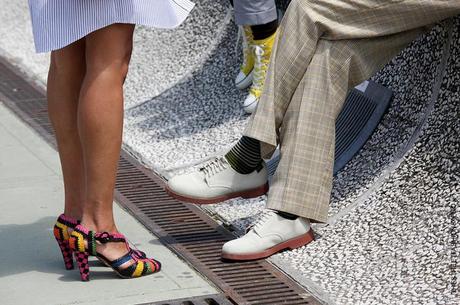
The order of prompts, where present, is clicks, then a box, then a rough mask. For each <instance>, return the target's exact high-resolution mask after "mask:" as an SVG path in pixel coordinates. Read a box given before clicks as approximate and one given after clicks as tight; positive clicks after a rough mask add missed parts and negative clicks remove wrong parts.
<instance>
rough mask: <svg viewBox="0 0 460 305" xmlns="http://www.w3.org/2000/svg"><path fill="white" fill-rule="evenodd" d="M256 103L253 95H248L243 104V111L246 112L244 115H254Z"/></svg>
mask: <svg viewBox="0 0 460 305" xmlns="http://www.w3.org/2000/svg"><path fill="white" fill-rule="evenodd" d="M258 103H259V99H258V98H257V97H256V96H255V95H253V94H251V93H249V94H248V96H247V97H246V99H245V100H244V102H243V109H244V111H246V113H254V111H256V108H257V104H258Z"/></svg>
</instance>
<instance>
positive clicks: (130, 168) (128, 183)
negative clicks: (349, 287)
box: [0, 58, 320, 305]
mask: <svg viewBox="0 0 460 305" xmlns="http://www.w3.org/2000/svg"><path fill="white" fill-rule="evenodd" d="M14 71H15V69H14V68H13V67H11V66H10V65H9V64H8V63H7V62H6V61H4V60H3V59H1V58H0V98H1V100H2V102H4V104H5V105H6V106H7V107H8V108H9V109H11V110H12V111H13V112H14V113H16V115H17V116H19V117H20V118H21V119H22V120H23V121H24V122H25V123H27V124H28V125H29V126H31V127H32V128H33V129H34V130H35V131H36V132H37V133H38V134H39V135H40V136H42V137H43V138H44V139H45V140H46V141H47V142H48V143H49V144H50V145H52V146H53V147H56V141H55V139H54V132H53V129H52V126H51V123H50V121H49V119H48V114H47V104H46V98H45V94H44V93H43V91H42V90H41V89H40V88H38V87H37V86H35V85H33V83H32V82H31V81H29V80H28V78H27V77H26V76H23V75H20V74H19V73H16V72H14ZM164 183H165V182H164V181H163V180H162V178H161V177H159V176H157V175H156V174H155V173H153V172H152V171H150V170H148V169H147V168H145V167H143V166H142V165H141V164H140V163H139V162H138V161H137V160H136V159H135V158H133V157H132V156H131V155H130V154H129V153H128V152H126V151H125V150H122V153H121V157H120V161H119V170H118V173H117V182H116V189H115V197H116V201H117V202H118V204H120V205H121V206H122V207H124V208H125V209H126V210H127V211H129V212H130V213H131V214H132V215H133V216H134V217H135V218H136V219H138V220H139V221H140V222H141V223H142V224H143V225H144V226H145V227H146V228H147V229H149V230H150V231H151V232H152V233H153V234H154V235H156V236H158V238H159V239H160V241H161V242H162V243H163V244H165V245H166V246H167V247H168V248H169V249H171V250H172V251H173V252H174V253H175V254H177V255H178V256H180V257H182V258H183V259H184V260H185V261H187V262H188V263H189V264H190V265H191V266H192V267H193V268H195V269H196V270H197V271H198V272H200V273H201V274H202V275H204V276H205V277H206V278H207V279H208V280H209V281H211V282H212V283H214V284H215V285H216V286H217V287H218V288H219V289H221V290H222V291H223V293H224V295H225V297H223V296H222V297H219V298H218V297H214V299H213V298H207V299H204V300H198V299H197V300H195V299H189V300H183V303H182V304H184V305H186V304H187V305H188V304H200V305H201V304H209V305H214V304H225V305H227V304H241V305H249V304H254V305H255V304H260V305H262V304H267V305H269V304H274V305H277V304H286V305H300V304H311V305H314V304H320V303H319V301H317V300H316V299H315V298H314V297H313V296H312V295H310V294H309V293H308V292H307V291H306V290H305V289H304V288H302V287H301V286H300V285H299V284H297V283H296V282H294V281H293V280H292V279H291V278H289V277H288V276H287V275H286V274H284V273H283V272H282V271H280V270H278V269H277V268H276V267H274V266H273V265H272V264H270V263H269V262H268V261H265V260H260V261H255V262H237V263H231V262H224V261H222V260H221V256H220V250H221V247H222V245H223V244H224V243H225V242H227V241H229V240H231V239H233V238H234V236H233V235H232V233H230V232H229V231H228V230H226V229H225V228H223V227H222V226H220V225H219V224H217V223H216V222H215V221H214V220H213V219H212V218H211V217H210V216H208V215H207V214H205V213H204V212H203V211H202V210H200V209H199V208H198V207H196V206H194V205H188V204H183V203H181V202H179V201H177V200H175V199H173V198H171V197H169V196H168V195H167V194H166V192H165V191H164ZM202 301H203V302H204V303H203V302H202ZM174 302H176V301H174ZM174 302H173V301H171V304H174V305H175V304H176V303H174ZM199 302H201V303H199ZM225 302H226V303H225ZM153 304H170V303H168V302H166V303H165V302H163V303H161V302H160V303H153ZM178 304H181V303H178Z"/></svg>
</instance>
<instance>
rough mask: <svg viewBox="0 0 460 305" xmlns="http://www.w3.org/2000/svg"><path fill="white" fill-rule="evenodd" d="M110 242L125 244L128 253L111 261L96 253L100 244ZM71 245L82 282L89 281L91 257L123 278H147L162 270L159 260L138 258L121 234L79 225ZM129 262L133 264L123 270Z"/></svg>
mask: <svg viewBox="0 0 460 305" xmlns="http://www.w3.org/2000/svg"><path fill="white" fill-rule="evenodd" d="M109 242H116V243H125V245H126V249H127V250H128V252H127V253H126V254H125V255H123V256H122V257H120V258H117V259H115V260H109V259H108V258H106V257H105V256H104V255H102V254H100V253H98V252H97V251H96V246H97V244H98V243H101V244H105V243H109ZM85 244H86V246H85ZM69 245H70V248H71V249H72V250H73V251H74V255H75V259H76V260H77V264H78V268H79V270H80V276H81V280H82V281H89V273H90V270H89V264H88V257H89V256H90V255H91V256H95V257H97V258H98V259H99V260H100V261H102V262H103V263H104V264H106V265H107V266H109V267H111V268H112V269H113V270H114V271H115V272H116V273H117V274H118V275H119V276H120V277H122V278H136V277H141V276H146V275H150V274H153V273H155V272H158V271H160V269H161V264H160V262H158V261H157V260H154V259H153V258H146V257H145V258H140V257H138V256H137V255H136V254H135V253H134V252H133V250H132V249H131V248H130V247H129V245H128V243H127V241H126V238H125V237H124V236H123V235H122V234H120V233H108V232H94V231H89V230H88V229H86V228H85V227H83V226H82V225H78V226H76V227H75V229H74V231H73V232H72V233H71V234H70V239H69ZM128 262H132V264H131V265H129V266H128V267H126V268H121V266H123V265H124V264H126V263H128Z"/></svg>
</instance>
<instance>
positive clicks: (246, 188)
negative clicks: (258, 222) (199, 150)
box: [166, 157, 268, 204]
mask: <svg viewBox="0 0 460 305" xmlns="http://www.w3.org/2000/svg"><path fill="white" fill-rule="evenodd" d="M166 191H167V192H168V193H169V194H170V195H171V196H173V197H174V198H176V199H179V200H181V201H185V202H191V203H196V204H211V203H218V202H222V201H225V200H228V199H231V198H236V197H243V198H253V197H258V196H261V195H263V194H265V193H266V192H267V191H268V173H267V168H266V166H265V163H262V164H261V166H260V168H258V169H256V170H254V171H253V172H251V173H249V174H246V175H243V174H240V173H238V172H237V171H235V170H234V169H233V168H232V167H231V166H230V164H229V163H228V162H227V160H226V159H225V157H220V158H217V159H215V160H214V161H212V162H210V163H208V164H206V165H205V166H204V167H202V168H201V169H200V170H199V171H195V172H193V173H190V174H185V175H179V176H176V177H173V178H172V179H170V180H169V181H168V185H167V186H166Z"/></svg>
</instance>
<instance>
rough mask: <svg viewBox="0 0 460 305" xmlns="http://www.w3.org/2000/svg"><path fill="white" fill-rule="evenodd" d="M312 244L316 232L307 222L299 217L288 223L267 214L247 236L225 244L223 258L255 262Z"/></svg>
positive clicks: (273, 213)
mask: <svg viewBox="0 0 460 305" xmlns="http://www.w3.org/2000/svg"><path fill="white" fill-rule="evenodd" d="M313 240H314V235H313V230H312V229H311V228H310V222H309V221H308V220H306V219H303V218H300V217H297V218H296V219H294V220H291V219H286V218H284V217H282V216H280V215H278V214H277V213H276V212H274V211H267V212H265V213H264V214H263V215H262V217H261V218H260V219H259V221H258V222H257V223H256V224H255V225H254V226H253V227H250V228H249V229H248V231H247V233H246V235H244V236H242V237H240V238H238V239H234V240H231V241H229V242H227V243H225V244H224V246H223V247H222V258H224V259H228V260H238V261H241V260H244V261H247V260H256V259H261V258H265V257H269V256H270V255H272V254H275V253H277V252H280V251H282V250H285V249H291V250H292V249H296V248H299V247H302V246H304V245H306V244H308V243H310V242H311V241H313Z"/></svg>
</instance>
